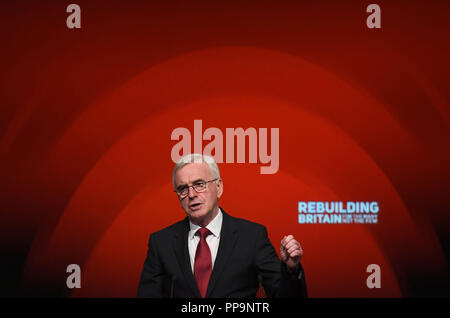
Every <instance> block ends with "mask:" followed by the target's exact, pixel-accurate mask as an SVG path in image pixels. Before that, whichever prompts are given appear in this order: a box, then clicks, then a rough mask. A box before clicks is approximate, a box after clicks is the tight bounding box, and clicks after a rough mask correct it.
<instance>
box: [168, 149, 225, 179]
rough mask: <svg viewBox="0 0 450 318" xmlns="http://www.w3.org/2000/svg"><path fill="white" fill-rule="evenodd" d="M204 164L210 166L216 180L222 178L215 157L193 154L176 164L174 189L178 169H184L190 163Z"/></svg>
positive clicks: (173, 173)
mask: <svg viewBox="0 0 450 318" xmlns="http://www.w3.org/2000/svg"><path fill="white" fill-rule="evenodd" d="M202 162H204V163H206V164H207V165H208V168H209V171H210V172H211V175H212V177H213V178H214V179H215V178H220V172H219V167H218V166H217V163H216V160H214V158H213V157H211V156H208V155H202V154H198V153H191V154H189V155H185V156H183V157H181V158H180V160H178V162H177V163H176V164H175V167H174V168H173V172H172V183H173V187H174V188H175V173H176V172H177V171H178V169H181V168H182V167H184V166H185V165H187V164H189V163H202Z"/></svg>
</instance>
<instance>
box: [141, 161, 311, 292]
mask: <svg viewBox="0 0 450 318" xmlns="http://www.w3.org/2000/svg"><path fill="white" fill-rule="evenodd" d="M172 181H173V185H174V189H175V192H176V194H177V196H178V199H179V201H180V203H181V207H182V208H183V210H184V211H185V212H186V214H187V218H185V219H184V220H182V221H180V222H178V223H175V224H173V225H171V226H169V227H167V228H165V229H162V230H160V231H158V232H156V233H153V234H151V235H150V238H149V243H148V254H147V258H146V260H145V263H144V267H143V270H142V275H141V280H140V283H139V288H138V297H182V298H193V297H214V298H222V297H255V296H256V292H257V289H258V284H259V282H261V283H262V285H263V286H264V290H265V292H266V295H267V296H268V297H306V296H307V292H306V282H305V275H304V273H303V269H302V266H301V265H300V258H301V257H302V255H303V251H302V248H301V247H300V244H299V243H298V242H297V241H296V240H295V238H294V237H293V236H292V235H288V236H285V237H284V238H283V239H282V240H281V246H280V256H281V262H280V260H279V258H278V256H277V254H276V252H275V249H274V247H273V246H272V244H271V243H270V240H269V238H268V236H267V230H266V228H265V227H264V226H262V225H259V224H256V223H252V222H250V221H246V220H243V219H238V218H234V217H232V216H230V215H228V214H227V213H226V212H225V211H224V210H222V209H221V208H220V207H219V203H218V199H219V198H220V197H221V195H222V193H223V182H222V179H221V178H220V173H219V168H218V167H217V164H216V162H215V161H214V159H213V158H212V157H210V156H206V155H200V154H190V155H187V156H184V157H183V158H181V159H180V160H179V161H178V163H177V164H176V165H175V168H174V170H173V174H172Z"/></svg>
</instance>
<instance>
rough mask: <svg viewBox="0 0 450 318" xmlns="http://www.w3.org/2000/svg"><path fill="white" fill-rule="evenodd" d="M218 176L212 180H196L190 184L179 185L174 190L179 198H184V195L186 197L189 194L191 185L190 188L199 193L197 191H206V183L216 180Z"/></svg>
mask: <svg viewBox="0 0 450 318" xmlns="http://www.w3.org/2000/svg"><path fill="white" fill-rule="evenodd" d="M218 179H219V178H215V179H213V180H209V181H203V180H200V181H196V182H195V183H193V184H192V185H185V186H181V187H179V188H178V189H176V190H175V193H176V194H178V196H179V197H180V199H184V198H185V197H187V196H188V195H189V188H191V187H192V189H194V190H195V192H197V193H199V192H205V191H206V186H207V185H208V183H209V182H214V181H216V180H218Z"/></svg>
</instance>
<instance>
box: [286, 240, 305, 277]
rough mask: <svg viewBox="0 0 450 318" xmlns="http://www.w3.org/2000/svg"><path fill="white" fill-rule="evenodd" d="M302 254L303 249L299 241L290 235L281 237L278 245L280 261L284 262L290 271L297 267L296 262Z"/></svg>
mask: <svg viewBox="0 0 450 318" xmlns="http://www.w3.org/2000/svg"><path fill="white" fill-rule="evenodd" d="M302 256H303V250H302V247H301V246H300V243H299V242H297V240H296V239H295V238H294V236H292V235H288V236H285V237H283V239H282V240H281V245H280V257H281V261H282V262H284V263H286V266H287V268H288V269H289V270H290V271H295V270H296V269H297V265H298V262H299V261H300V259H301V258H302Z"/></svg>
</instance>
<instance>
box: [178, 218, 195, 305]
mask: <svg viewBox="0 0 450 318" xmlns="http://www.w3.org/2000/svg"><path fill="white" fill-rule="evenodd" d="M188 232H189V221H188V219H187V218H186V219H185V220H184V222H181V223H180V228H179V229H178V230H176V231H174V240H173V243H174V245H173V247H174V250H175V255H176V257H177V260H178V264H179V266H180V269H181V272H182V273H183V276H184V279H185V280H186V282H187V283H188V285H189V287H190V288H191V289H192V292H193V293H194V295H195V296H196V297H201V295H200V292H199V290H198V288H197V284H196V283H195V279H194V275H193V274H192V269H191V261H190V258H189V249H188V242H187V236H188Z"/></svg>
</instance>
